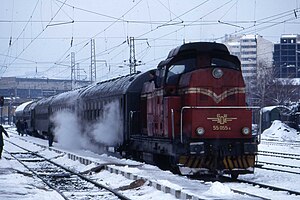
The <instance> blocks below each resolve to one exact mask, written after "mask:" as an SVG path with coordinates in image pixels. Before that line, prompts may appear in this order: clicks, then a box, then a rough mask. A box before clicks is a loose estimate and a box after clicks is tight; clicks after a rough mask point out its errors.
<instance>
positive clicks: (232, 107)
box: [179, 57, 257, 176]
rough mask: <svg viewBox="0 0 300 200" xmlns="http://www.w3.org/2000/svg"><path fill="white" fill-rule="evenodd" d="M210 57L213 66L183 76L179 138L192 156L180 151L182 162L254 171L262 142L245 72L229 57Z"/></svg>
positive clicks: (196, 166) (211, 169)
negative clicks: (258, 139) (254, 123)
mask: <svg viewBox="0 0 300 200" xmlns="http://www.w3.org/2000/svg"><path fill="white" fill-rule="evenodd" d="M210 59H211V57H210ZM214 59H217V60H218V63H214ZM211 61H212V62H211V65H210V66H206V67H205V68H204V69H198V70H195V71H192V72H190V73H187V74H185V75H183V76H182V81H181V83H180V87H181V89H180V90H181V94H182V96H183V105H184V106H183V107H182V108H181V111H180V140H181V142H182V143H186V144H189V155H183V156H181V157H180V161H179V163H180V164H181V165H182V166H186V167H189V168H193V169H201V170H203V171H208V172H214V173H229V174H232V176H237V174H244V173H252V172H253V169H254V164H255V154H256V152H257V144H256V142H255V140H254V139H253V136H252V130H251V129H252V128H251V127H252V110H250V109H249V107H247V106H246V102H245V84H244V81H243V77H242V73H241V71H240V70H239V67H238V65H237V66H236V67H234V66H235V65H234V63H233V62H232V63H230V64H228V63H229V61H228V60H226V58H223V59H220V58H212V59H211ZM237 64H239V62H237Z"/></svg>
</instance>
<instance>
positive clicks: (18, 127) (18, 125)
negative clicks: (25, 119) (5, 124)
mask: <svg viewBox="0 0 300 200" xmlns="http://www.w3.org/2000/svg"><path fill="white" fill-rule="evenodd" d="M16 127H17V132H18V135H21V133H22V122H21V121H20V120H19V119H18V121H17V122H16Z"/></svg>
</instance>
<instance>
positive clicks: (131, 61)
mask: <svg viewBox="0 0 300 200" xmlns="http://www.w3.org/2000/svg"><path fill="white" fill-rule="evenodd" d="M135 40H147V39H142V38H140V39H134V37H129V49H130V52H129V67H130V74H134V73H136V66H139V65H141V61H138V62H139V63H137V60H136V59H135V44H134V41H135ZM147 44H148V46H149V47H150V45H149V43H148V42H147Z"/></svg>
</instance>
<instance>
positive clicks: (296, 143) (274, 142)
mask: <svg viewBox="0 0 300 200" xmlns="http://www.w3.org/2000/svg"><path fill="white" fill-rule="evenodd" d="M261 144H264V145H271V146H292V147H297V148H298V147H300V142H299V141H293V142H287V141H285V142H282V141H279V140H266V139H262V141H261Z"/></svg>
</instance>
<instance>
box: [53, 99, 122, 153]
mask: <svg viewBox="0 0 300 200" xmlns="http://www.w3.org/2000/svg"><path fill="white" fill-rule="evenodd" d="M52 122H53V123H54V126H55V129H54V134H55V138H56V140H57V141H58V143H59V144H60V145H62V146H63V147H65V148H68V149H90V150H95V151H99V150H100V149H103V147H104V146H114V145H116V144H118V143H121V142H122V141H123V134H122V119H121V115H120V105H119V102H117V101H115V102H112V103H109V104H107V105H106V106H104V108H103V112H102V116H101V117H100V118H98V119H97V120H96V121H95V122H94V123H93V124H83V122H82V121H80V119H79V118H78V117H77V115H76V114H75V113H73V112H71V111H66V110H65V111H61V112H58V113H56V114H55V116H53V118H52Z"/></svg>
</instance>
